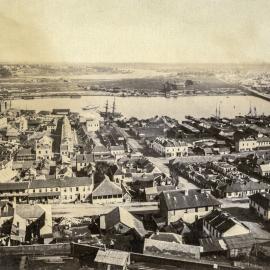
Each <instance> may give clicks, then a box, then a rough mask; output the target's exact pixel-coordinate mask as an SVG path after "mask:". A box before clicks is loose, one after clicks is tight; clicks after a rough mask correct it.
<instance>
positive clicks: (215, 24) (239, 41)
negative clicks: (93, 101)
mask: <svg viewBox="0 0 270 270" xmlns="http://www.w3.org/2000/svg"><path fill="white" fill-rule="evenodd" d="M0 61H13V62H14V61H15V62H17V61H20V62H21V61H29V62H41V61H42V62H43V61H47V62H54V61H55V62H59V61H60V62H63V61H67V62H184V63H186V62H189V63H190V62H191V63H192V62H195V63H197V62H261V61H264V62H270V1H269V0H265V1H264V0H232V1H231V0H219V1H218V0H216V1H214V0H175V1H174V0H171V1H170V0H61V1H60V0H59V1H58V0H44V1H42V0H0Z"/></svg>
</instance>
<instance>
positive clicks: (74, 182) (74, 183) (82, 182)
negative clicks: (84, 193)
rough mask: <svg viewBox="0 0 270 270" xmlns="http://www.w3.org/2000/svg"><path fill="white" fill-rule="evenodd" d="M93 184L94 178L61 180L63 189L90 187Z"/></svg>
mask: <svg viewBox="0 0 270 270" xmlns="http://www.w3.org/2000/svg"><path fill="white" fill-rule="evenodd" d="M92 184H93V178H92V177H65V178H64V179H61V187H78V186H89V185H92Z"/></svg>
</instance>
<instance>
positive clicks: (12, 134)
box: [6, 126, 20, 143]
mask: <svg viewBox="0 0 270 270" xmlns="http://www.w3.org/2000/svg"><path fill="white" fill-rule="evenodd" d="M19 135H20V134H19V131H18V130H17V129H16V128H14V127H12V126H8V127H7V132H6V137H7V140H8V141H9V142H12V143H18V142H19V140H20V138H19Z"/></svg>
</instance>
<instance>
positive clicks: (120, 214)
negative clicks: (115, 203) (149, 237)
mask: <svg viewBox="0 0 270 270" xmlns="http://www.w3.org/2000/svg"><path fill="white" fill-rule="evenodd" d="M118 223H122V224H123V225H125V226H127V227H128V228H130V229H133V230H135V231H136V232H137V233H138V235H139V236H140V237H144V236H145V235H146V234H147V231H146V230H145V228H144V226H143V223H142V222H141V221H140V220H139V219H137V218H136V217H135V216H133V215H132V214H131V213H129V212H128V211H127V210H126V209H124V208H122V207H117V208H115V209H114V210H112V211H111V212H109V213H108V214H106V215H105V227H106V229H111V228H113V227H114V226H115V225H116V224H118Z"/></svg>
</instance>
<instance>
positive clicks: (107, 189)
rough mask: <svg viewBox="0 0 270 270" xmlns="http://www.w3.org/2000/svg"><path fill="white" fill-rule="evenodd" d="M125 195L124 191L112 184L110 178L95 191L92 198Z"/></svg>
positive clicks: (106, 178)
mask: <svg viewBox="0 0 270 270" xmlns="http://www.w3.org/2000/svg"><path fill="white" fill-rule="evenodd" d="M118 194H123V191H122V189H121V188H120V187H119V186H118V185H117V184H115V183H113V182H111V181H110V179H109V177H108V176H105V179H104V180H103V181H102V182H101V183H100V184H99V185H98V186H97V187H96V188H95V189H94V191H93V193H92V196H107V195H118Z"/></svg>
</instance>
